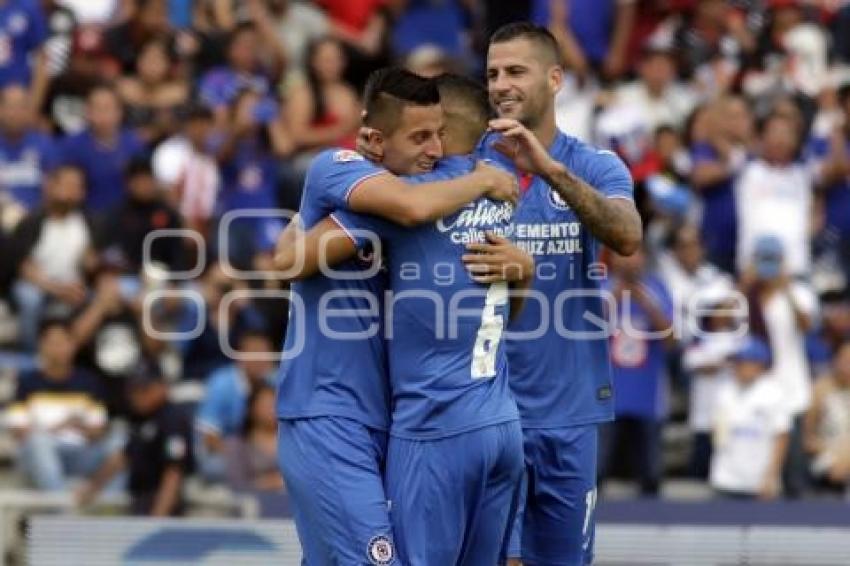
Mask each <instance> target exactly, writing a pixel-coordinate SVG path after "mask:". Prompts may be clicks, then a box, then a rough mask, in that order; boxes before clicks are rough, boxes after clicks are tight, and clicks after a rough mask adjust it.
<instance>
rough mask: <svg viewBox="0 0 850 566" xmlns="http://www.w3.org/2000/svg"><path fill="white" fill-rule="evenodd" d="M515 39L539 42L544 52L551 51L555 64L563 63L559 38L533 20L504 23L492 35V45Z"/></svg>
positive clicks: (538, 44)
mask: <svg viewBox="0 0 850 566" xmlns="http://www.w3.org/2000/svg"><path fill="white" fill-rule="evenodd" d="M515 39H527V40H528V41H531V42H533V43H535V44H537V46H538V47H541V48H542V49H543V51H544V53H547V52H548V53H549V55H550V56H551V60H552V63H553V64H555V65H560V64H561V50H560V48H559V47H558V40H557V39H555V36H554V35H552V32H550V31H549V30H548V29H546V28H545V27H543V26H538V25H536V24H533V23H531V22H511V23H509V24H505V25H503V26H502V27H500V28H499V29H497V30H496V31H495V32H494V33H493V35H492V36H490V45H492V44H494V43H505V42H508V41H513V40H515Z"/></svg>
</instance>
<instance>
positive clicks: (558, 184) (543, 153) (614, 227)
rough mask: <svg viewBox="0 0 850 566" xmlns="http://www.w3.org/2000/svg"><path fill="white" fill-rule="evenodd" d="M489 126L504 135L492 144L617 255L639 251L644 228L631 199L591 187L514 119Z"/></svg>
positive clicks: (605, 153)
mask: <svg viewBox="0 0 850 566" xmlns="http://www.w3.org/2000/svg"><path fill="white" fill-rule="evenodd" d="M490 128H491V129H493V130H495V131H497V132H500V133H501V134H502V136H503V138H502V139H501V140H499V141H498V142H496V144H495V145H494V146H493V147H494V148H495V149H496V150H498V151H499V152H501V153H502V154H504V155H505V156H507V157H508V158H510V159H511V160H512V161H513V162H514V163H515V164H516V166H517V167H518V168H519V169H522V170H524V171H528V172H529V173H534V174H536V175H540V176H541V177H543V178H544V179H545V180H546V182H547V183H549V185H550V186H551V187H552V188H553V189H555V190H556V191H558V194H560V195H561V197H562V198H563V199H564V200H565V201H566V202H567V204H568V205H569V206H570V207H571V208H572V209H573V210H574V211H575V213H576V214H577V215H578V217H579V218H580V219H581V221H582V223H583V224H584V225H585V226H587V228H588V230H590V232H591V233H592V234H593V235H594V236H596V238H598V239H599V241H601V242H602V243H603V244H605V245H606V246H608V247H609V248H612V249H613V250H614V251H616V252H617V253H619V254H620V255H626V256H628V255H631V254H633V253H635V252H636V251H637V250H638V248H639V247H640V243H641V240H642V238H643V236H642V233H643V229H642V226H641V219H640V215H639V214H638V211H637V208H635V205H634V202H632V201H631V200H630V199H625V198H609V197H608V196H606V195H605V194H604V193H603V192H602V191H600V190H597V188H600V187H597V188H594V187H592V186H590V185H589V184H587V183H586V182H584V181H583V180H582V179H580V178H579V177H578V176H577V175H575V174H574V173H573V172H572V171H570V170H569V169H568V168H567V167H566V166H565V165H564V164H563V163H560V162H559V161H557V160H555V159H553V158H552V157H551V156H550V155H549V152H548V151H547V150H546V148H545V147H543V144H542V143H540V140H538V139H537V137H536V136H535V135H534V133H533V132H532V131H531V130H529V129H528V128H526V127H525V126H523V125H522V124H520V123H519V122H517V121H516V120H510V119H498V120H492V121H491V122H490ZM598 157H599V160H600V162H601V161H602V160H603V159H609V158H610V159H611V160H614V159H616V157H615V156H613V155H610V154H608V153H607V152H600V153H598ZM625 174H626V175H627V173H625Z"/></svg>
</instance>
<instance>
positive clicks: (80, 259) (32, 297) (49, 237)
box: [4, 165, 96, 350]
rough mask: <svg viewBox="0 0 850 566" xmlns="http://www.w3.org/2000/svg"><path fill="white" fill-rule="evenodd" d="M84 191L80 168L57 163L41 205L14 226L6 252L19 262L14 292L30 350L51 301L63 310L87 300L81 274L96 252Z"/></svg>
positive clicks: (91, 262)
mask: <svg viewBox="0 0 850 566" xmlns="http://www.w3.org/2000/svg"><path fill="white" fill-rule="evenodd" d="M85 190H86V189H85V178H84V176H83V173H82V171H81V170H79V169H77V168H76V167H74V166H68V165H65V166H61V167H58V168H57V169H55V170H54V171H53V172H52V173H51V174H50V176H49V177H48V178H47V181H46V183H45V203H44V208H43V209H38V210H35V211H33V212H32V213H31V214H29V215H28V216H26V217H25V218H24V219H23V220H22V221H21V222H20V224H18V226H17V227H16V229H15V233H14V236H13V245H12V247H11V248H12V249H11V250H10V251H9V253H10V255H12V256H13V257H14V264H15V265H16V266H18V280H17V282H16V283H15V286H14V289H13V294H14V297H15V301H16V303H17V305H18V314H19V319H20V322H21V331H20V334H21V336H20V338H21V343H22V344H23V346H24V347H25V348H27V349H28V350H34V349H35V346H36V342H37V335H38V325H39V322H40V320H41V317H42V315H43V314H44V312H45V309H46V308H47V307H48V305H49V304H50V303H53V304H55V305H57V306H58V307H59V308H60V310H61V309H64V311H65V312H60V313H58V314H62V315H67V314H69V313H70V311H71V310H73V309H74V308H78V307H80V306H81V305H82V304H83V302H84V301H85V299H86V287H85V284H84V281H85V275H86V271H87V270H88V269H91V268H92V267H93V266H94V264H95V262H96V254H95V252H94V230H93V228H92V225H91V222H90V219H89V218H88V217H87V216H86V215H85V214H84V213H83V211H82V204H83V198H84V197H85ZM4 253H5V251H4ZM54 314H56V313H54Z"/></svg>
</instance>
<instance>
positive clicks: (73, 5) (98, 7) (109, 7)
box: [54, 0, 132, 27]
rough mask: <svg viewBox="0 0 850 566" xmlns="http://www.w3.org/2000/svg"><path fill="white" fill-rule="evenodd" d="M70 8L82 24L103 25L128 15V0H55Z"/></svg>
mask: <svg viewBox="0 0 850 566" xmlns="http://www.w3.org/2000/svg"><path fill="white" fill-rule="evenodd" d="M54 1H55V2H56V3H57V4H59V5H61V6H62V7H64V8H66V9H67V10H70V11H71V12H72V13H73V14H74V17H75V18H76V20H77V21H78V22H79V23H80V25H84V26H96V27H103V26H106V25H107V24H109V23H110V22H117V21H121V20H122V19H124V18H125V17H126V15H127V12H126V10H125V7H126V5H128V4H131V3H132V2H128V1H127V0H54Z"/></svg>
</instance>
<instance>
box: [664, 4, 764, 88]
mask: <svg viewBox="0 0 850 566" xmlns="http://www.w3.org/2000/svg"><path fill="white" fill-rule="evenodd" d="M693 4H694V6H693V9H692V10H691V11H689V13H688V15H686V16H685V17H682V18H679V19H678V25H677V26H675V28H674V30H673V34H672V35H673V41H674V45H675V47H676V49H677V51H679V52H680V53H681V55H682V65H683V67H684V71H685V73H686V74H687V75H689V76H690V75H693V76H694V77H695V78H696V80H697V82H698V83H700V85H701V90H703V91H705V92H706V94H709V95H711V96H717V95H720V94H723V93H726V92H728V91H729V88H730V87H731V86H732V84H733V81H734V78H735V76H736V75H737V73H738V71H739V70H740V67H741V58H742V57H743V56H745V55H746V54H747V53H752V52H753V51H755V49H756V39H755V37H753V34H752V33H751V31H750V29H749V28H748V27H747V25H746V20H745V16H744V14H743V13H742V12H741V11H739V10H737V9H736V8H734V7H732V6H730V3H728V2H726V1H725V0H695V2H694V3H693Z"/></svg>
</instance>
